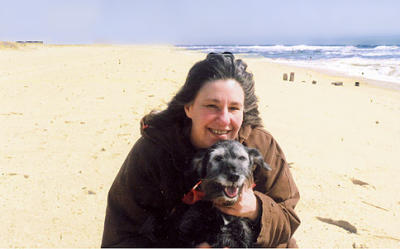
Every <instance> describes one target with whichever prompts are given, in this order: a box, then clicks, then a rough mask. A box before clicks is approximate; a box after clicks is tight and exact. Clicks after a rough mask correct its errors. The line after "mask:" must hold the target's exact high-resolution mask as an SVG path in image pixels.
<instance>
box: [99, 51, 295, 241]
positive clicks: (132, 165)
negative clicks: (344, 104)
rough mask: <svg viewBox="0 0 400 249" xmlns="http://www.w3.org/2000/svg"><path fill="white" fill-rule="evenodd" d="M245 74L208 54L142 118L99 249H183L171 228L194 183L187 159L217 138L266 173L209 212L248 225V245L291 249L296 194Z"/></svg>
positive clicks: (225, 57) (228, 58)
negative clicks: (252, 156) (253, 153)
mask: <svg viewBox="0 0 400 249" xmlns="http://www.w3.org/2000/svg"><path fill="white" fill-rule="evenodd" d="M246 69H247V65H246V64H245V63H244V62H243V61H242V60H240V59H235V57H234V56H233V54H231V53H222V54H216V53H210V54H208V55H207V58H206V59H205V60H202V61H199V62H197V63H196V64H195V65H194V66H193V67H192V68H191V69H190V71H189V74H188V77H187V79H186V82H185V84H184V85H183V86H182V88H181V89H180V91H179V92H178V93H177V94H176V95H175V97H174V98H173V99H172V100H171V102H170V103H169V104H168V107H167V109H165V110H163V111H161V112H152V113H150V114H149V115H146V116H145V117H144V118H143V119H142V121H141V133H142V137H141V138H140V139H139V140H138V141H137V142H136V144H135V145H134V147H133V148H132V150H131V152H130V153H129V155H128V156H127V158H126V160H125V162H124V164H123V165H122V167H121V169H120V171H119V173H118V175H117V176H116V178H115V180H114V183H113V185H112V186H111V189H110V191H109V196H108V205H107V211H106V219H105V224H104V233H103V241H102V246H103V247H111V246H113V247H180V246H182V245H180V244H177V242H178V241H179V236H180V234H179V232H178V230H177V229H176V227H175V224H179V222H180V220H181V219H182V214H183V213H185V210H187V209H188V208H189V207H188V203H187V202H185V203H183V202H182V199H184V198H183V197H184V196H187V195H186V193H188V192H190V191H191V190H193V189H194V188H195V187H193V186H196V185H198V184H199V182H200V184H201V179H199V176H198V175H195V174H191V171H190V168H191V167H190V164H191V161H192V159H193V156H194V155H195V153H196V152H197V151H198V150H199V149H203V148H209V147H210V146H212V145H213V144H215V143H216V142H218V141H220V140H237V141H238V142H240V143H242V144H243V145H246V146H248V147H249V148H256V149H258V151H260V153H261V155H262V156H263V158H264V160H265V162H266V163H267V164H269V165H270V166H271V169H272V170H271V171H268V170H267V169H265V168H263V167H256V168H255V171H254V182H255V184H256V187H255V188H254V189H253V188H251V187H244V188H243V189H242V191H241V192H240V193H237V192H236V191H237V190H235V189H227V190H226V194H227V196H234V197H235V198H237V199H238V201H237V202H235V203H232V205H228V206H226V205H218V203H216V204H215V205H214V206H215V208H217V209H219V210H220V211H222V212H223V213H225V214H227V215H231V216H237V217H244V218H247V219H249V220H250V221H251V222H252V229H253V233H254V234H255V235H256V236H255V238H254V245H255V246H260V247H277V246H279V247H286V246H290V247H294V246H295V244H293V243H291V242H293V241H294V240H293V239H292V235H293V233H294V231H295V230H296V229H297V227H298V226H299V224H300V221H299V219H298V217H297V215H296V213H295V212H294V207H295V205H296V203H297V202H298V200H299V192H298V190H297V187H296V185H295V183H294V181H293V178H292V176H291V173H290V170H289V167H288V165H287V163H286V159H285V156H284V154H283V152H282V150H281V149H280V147H279V145H278V144H277V142H276V141H275V140H274V138H273V137H272V136H271V135H270V134H269V133H268V132H267V131H265V130H264V129H263V128H262V124H261V119H260V117H259V112H258V104H257V98H256V96H255V94H254V81H253V75H252V74H251V73H249V72H248V71H247V70H246ZM196 183H197V184H196ZM200 187H201V185H200ZM267 193H268V194H267ZM203 201H206V200H203ZM201 244H202V245H206V244H207V241H204V243H201Z"/></svg>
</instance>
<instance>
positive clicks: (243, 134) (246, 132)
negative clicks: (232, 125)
mask: <svg viewBox="0 0 400 249" xmlns="http://www.w3.org/2000/svg"><path fill="white" fill-rule="evenodd" d="M251 130H252V128H251V125H246V126H242V127H241V128H240V130H239V134H238V139H239V143H243V142H244V141H245V140H247V139H248V138H249V136H250V133H251Z"/></svg>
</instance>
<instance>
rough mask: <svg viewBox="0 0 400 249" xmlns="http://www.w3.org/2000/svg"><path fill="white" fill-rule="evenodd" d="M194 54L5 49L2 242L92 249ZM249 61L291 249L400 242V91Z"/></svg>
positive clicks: (158, 49)
mask: <svg viewBox="0 0 400 249" xmlns="http://www.w3.org/2000/svg"><path fill="white" fill-rule="evenodd" d="M3 45H4V44H3ZM202 58H204V54H201V53H198V52H194V51H185V50H182V49H178V48H174V47H172V46H164V45H160V46H138V45H136V46H128V45H125V46H122V45H118V46H117V45H91V46H84V45H81V46H55V45H40V44H39V45H25V46H21V45H19V46H18V45H15V46H2V45H1V44H0V126H1V129H0V213H1V218H0V219H1V225H0V247H2V248H3V247H98V246H99V245H100V242H101V236H102V230H103V222H104V214H105V208H106V199H107V193H108V189H109V187H110V185H111V183H112V181H113V179H114V177H115V175H116V173H117V171H118V170H119V167H120V166H121V165H122V163H123V161H124V159H125V157H126V155H127V153H128V151H129V150H130V149H131V147H132V145H133V144H134V142H135V141H136V140H137V139H138V137H139V120H140V118H141V117H142V116H143V115H144V114H145V113H147V112H149V111H150V110H152V109H162V108H164V107H165V106H166V103H168V101H169V100H170V99H171V97H172V96H173V94H174V93H175V92H176V91H177V90H178V88H179V87H180V86H181V85H182V84H183V82H184V80H185V78H186V74H187V72H188V70H189V68H190V67H191V66H192V65H193V63H194V62H196V61H198V60H200V59H202ZM244 60H245V61H246V62H247V63H248V64H249V69H250V70H251V71H252V72H253V73H254V75H255V80H256V93H257V95H258V96H259V99H260V103H259V104H260V111H261V115H262V117H263V120H264V124H265V127H266V129H267V130H269V131H270V132H271V133H272V134H273V135H274V137H275V138H276V139H277V140H278V142H279V143H280V145H281V147H282V148H283V150H284V151H285V154H286V157H287V160H288V161H289V163H290V165H291V167H292V169H291V170H292V174H293V176H294V178H295V181H296V183H297V185H298V188H299V189H300V193H301V200H300V202H299V204H298V206H297V207H296V210H297V213H298V215H299V216H300V218H301V220H302V224H301V226H300V227H299V228H298V230H297V231H296V233H295V238H296V239H297V241H298V244H299V246H300V247H325V248H330V247H340V248H342V247H346V248H351V247H358V248H366V247H399V246H400V229H399V226H400V191H399V189H400V181H399V180H398V177H399V173H400V169H399V168H398V167H399V166H400V157H399V155H398V154H399V148H400V91H396V90H390V89H383V88H379V87H376V86H374V85H370V84H367V83H366V81H365V80H363V79H354V78H349V77H343V76H337V75H330V74H328V73H326V72H316V71H312V70H310V69H304V68H296V67H293V66H286V65H280V64H276V63H271V62H268V61H266V60H264V59H261V58H244ZM290 72H294V73H295V80H294V82H289V81H284V80H283V79H282V76H283V74H284V73H287V74H290ZM312 81H316V84H312ZM355 81H358V82H360V86H359V87H356V86H354V82H355ZM331 82H342V83H343V86H334V85H331Z"/></svg>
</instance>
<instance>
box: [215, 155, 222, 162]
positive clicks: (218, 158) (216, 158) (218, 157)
mask: <svg viewBox="0 0 400 249" xmlns="http://www.w3.org/2000/svg"><path fill="white" fill-rule="evenodd" d="M214 160H215V161H217V162H220V161H222V156H216V157H214Z"/></svg>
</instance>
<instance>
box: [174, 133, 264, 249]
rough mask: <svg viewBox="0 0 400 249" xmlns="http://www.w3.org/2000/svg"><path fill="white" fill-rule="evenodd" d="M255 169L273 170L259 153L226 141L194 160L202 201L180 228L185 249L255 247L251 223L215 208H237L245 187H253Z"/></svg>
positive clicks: (237, 143) (190, 211) (179, 231)
mask: <svg viewBox="0 0 400 249" xmlns="http://www.w3.org/2000/svg"><path fill="white" fill-rule="evenodd" d="M256 166H260V167H264V168H266V169H268V170H271V168H270V167H269V165H268V164H266V163H265V162H264V160H263V157H262V156H261V154H260V153H259V151H258V150H256V149H251V148H247V147H245V146H243V145H242V144H240V143H239V142H236V141H231V140H225V141H220V142H218V143H216V144H214V145H213V146H212V147H210V148H209V149H206V150H202V151H200V152H199V153H198V154H196V156H195V157H194V159H193V163H192V169H191V170H192V172H189V174H191V175H193V173H195V175H197V177H198V178H199V179H201V180H202V183H201V185H200V191H202V192H204V194H205V196H204V199H203V200H202V201H198V202H196V203H195V204H193V205H191V206H190V208H189V209H188V210H187V211H186V212H185V213H184V215H183V216H182V219H181V222H180V223H179V225H178V234H179V236H178V237H179V240H180V241H181V244H182V246H183V247H194V246H196V245H198V244H199V243H202V242H207V243H208V244H210V246H211V247H221V248H222V247H230V248H234V247H252V244H253V241H254V240H255V236H254V234H253V229H252V226H251V221H250V220H249V219H247V218H241V217H236V216H231V215H227V214H224V213H222V212H220V211H219V210H218V209H217V208H215V207H214V204H219V205H225V206H231V205H234V204H235V203H236V202H237V201H238V199H239V197H240V195H241V193H242V189H243V187H244V186H245V185H247V186H248V187H251V185H252V184H253V182H254V181H253V171H254V170H255V168H256Z"/></svg>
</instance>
